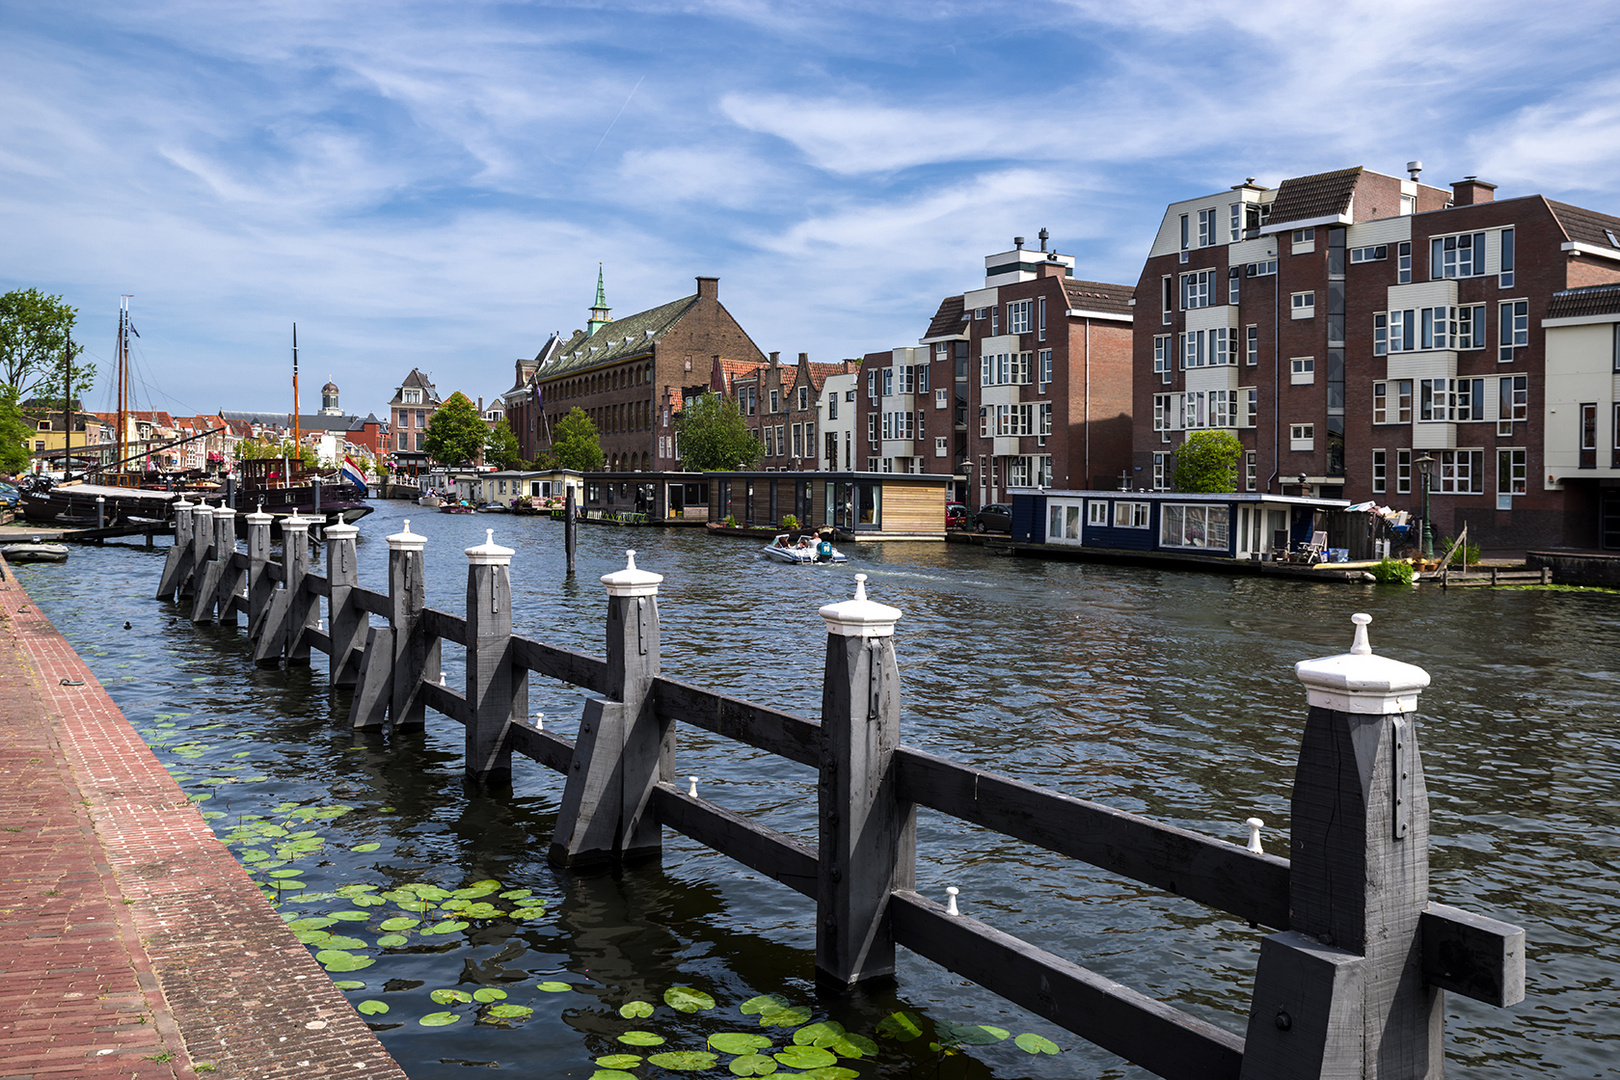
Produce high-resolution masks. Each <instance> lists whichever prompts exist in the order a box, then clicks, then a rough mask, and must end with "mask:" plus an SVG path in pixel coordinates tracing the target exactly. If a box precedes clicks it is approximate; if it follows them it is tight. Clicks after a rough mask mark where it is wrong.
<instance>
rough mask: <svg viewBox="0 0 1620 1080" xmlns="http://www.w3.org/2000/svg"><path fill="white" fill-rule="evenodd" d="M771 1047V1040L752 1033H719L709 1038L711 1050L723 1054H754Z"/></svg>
mask: <svg viewBox="0 0 1620 1080" xmlns="http://www.w3.org/2000/svg"><path fill="white" fill-rule="evenodd" d="M770 1045H771V1040H769V1039H767V1038H766V1037H765V1036H763V1035H755V1034H754V1033H753V1032H751V1031H717V1032H715V1033H714V1034H713V1035H710V1036H709V1048H710V1049H712V1050H718V1051H720V1052H721V1053H722V1054H752V1053H753V1052H754V1051H756V1050H764V1049H767V1048H768V1047H769V1046H770Z"/></svg>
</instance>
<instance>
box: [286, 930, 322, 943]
mask: <svg viewBox="0 0 1620 1080" xmlns="http://www.w3.org/2000/svg"><path fill="white" fill-rule="evenodd" d="M293 933H294V934H296V935H297V936H298V940H299V941H302V942H303V943H304V944H305V945H326V944H327V943H328V942H330V941H331V940H332V935H331V934H329V933H327V932H326V931H325V930H294V931H293Z"/></svg>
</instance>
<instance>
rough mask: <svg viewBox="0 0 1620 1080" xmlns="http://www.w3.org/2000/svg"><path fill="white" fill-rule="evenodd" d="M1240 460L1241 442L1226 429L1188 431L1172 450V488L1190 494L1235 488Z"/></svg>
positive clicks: (1241, 454) (1241, 452)
mask: <svg viewBox="0 0 1620 1080" xmlns="http://www.w3.org/2000/svg"><path fill="white" fill-rule="evenodd" d="M1242 460H1243V444H1242V443H1240V442H1238V440H1237V436H1236V435H1233V434H1232V433H1231V432H1230V431H1221V430H1217V429H1213V428H1211V429H1206V430H1204V431H1194V432H1191V433H1190V434H1188V436H1187V441H1186V442H1184V443H1182V444H1181V449H1180V450H1177V451H1176V490H1177V491H1182V492H1187V493H1190V494H1197V493H1208V494H1221V493H1224V492H1229V491H1236V490H1237V470H1238V462H1240V461H1242Z"/></svg>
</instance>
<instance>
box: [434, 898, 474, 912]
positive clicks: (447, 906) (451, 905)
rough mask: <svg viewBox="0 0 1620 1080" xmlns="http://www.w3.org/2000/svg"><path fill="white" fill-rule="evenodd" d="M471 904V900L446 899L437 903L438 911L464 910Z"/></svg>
mask: <svg viewBox="0 0 1620 1080" xmlns="http://www.w3.org/2000/svg"><path fill="white" fill-rule="evenodd" d="M472 906H473V902H472V901H471V900H446V901H445V902H444V903H442V904H440V905H439V910H440V911H466V910H467V909H468V908H470V907H472Z"/></svg>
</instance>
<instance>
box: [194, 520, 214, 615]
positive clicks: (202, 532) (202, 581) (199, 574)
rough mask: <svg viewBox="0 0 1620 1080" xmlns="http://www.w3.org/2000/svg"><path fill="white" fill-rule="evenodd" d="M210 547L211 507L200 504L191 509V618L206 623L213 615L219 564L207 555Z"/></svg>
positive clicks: (211, 546)
mask: <svg viewBox="0 0 1620 1080" xmlns="http://www.w3.org/2000/svg"><path fill="white" fill-rule="evenodd" d="M213 550H214V508H213V507H212V506H209V505H208V504H207V503H203V504H201V505H199V506H198V507H197V508H196V509H194V510H192V511H191V621H192V622H194V623H200V622H206V621H208V619H209V618H210V617H211V616H212V615H213V614H214V590H215V589H217V588H219V567H218V566H215V565H214V564H213V560H211V559H210V558H209V555H210V554H212V552H213ZM210 579H212V580H210Z"/></svg>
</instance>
